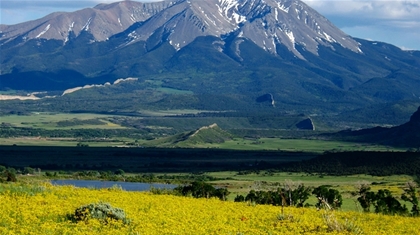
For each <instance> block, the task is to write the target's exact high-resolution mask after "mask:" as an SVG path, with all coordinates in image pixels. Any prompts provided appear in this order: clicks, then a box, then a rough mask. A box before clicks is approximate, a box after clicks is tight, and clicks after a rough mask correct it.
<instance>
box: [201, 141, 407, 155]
mask: <svg viewBox="0 0 420 235" xmlns="http://www.w3.org/2000/svg"><path fill="white" fill-rule="evenodd" d="M195 147H201V148H221V149H241V150H282V151H303V152H325V151H406V149H403V148H395V147H389V146H381V145H373V144H362V143H352V142H343V141H330V140H328V141H326V140H316V139H282V138H260V139H245V138H235V139H233V140H230V141H225V142H224V143H220V144H197V145H195Z"/></svg>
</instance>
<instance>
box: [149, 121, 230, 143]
mask: <svg viewBox="0 0 420 235" xmlns="http://www.w3.org/2000/svg"><path fill="white" fill-rule="evenodd" d="M230 139H232V134H230V133H229V132H227V131H224V130H222V129H221V128H220V127H219V126H218V125H217V124H216V123H214V124H212V125H209V126H203V127H200V128H198V129H197V130H195V131H190V132H186V133H181V134H177V135H174V136H170V137H167V138H162V139H158V140H153V141H150V142H148V144H147V145H151V146H158V147H188V146H190V147H191V146H193V145H197V144H206V143H210V144H211V143H223V142H225V141H226V140H230Z"/></svg>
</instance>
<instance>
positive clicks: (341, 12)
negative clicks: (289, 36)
mask: <svg viewBox="0 0 420 235" xmlns="http://www.w3.org/2000/svg"><path fill="white" fill-rule="evenodd" d="M304 2H305V3H306V4H307V5H309V6H310V7H312V8H314V9H315V10H316V11H318V12H319V13H320V14H322V15H324V16H325V17H326V18H328V19H329V20H330V21H331V22H332V23H333V24H335V25H336V26H337V27H339V28H340V29H341V30H343V31H344V32H345V33H347V34H349V35H351V36H353V37H359V38H363V39H372V40H377V41H383V42H388V43H392V44H394V45H397V46H399V47H401V48H411V49H417V50H419V49H420V44H419V43H418V42H419V41H420V0H406V1H405V0H394V1H383V0H329V1H325V0H304Z"/></svg>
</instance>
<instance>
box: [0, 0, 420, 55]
mask: <svg viewBox="0 0 420 235" xmlns="http://www.w3.org/2000/svg"><path fill="white" fill-rule="evenodd" d="M115 1H117V0H76V1H71V0H53V1H52V0H1V1H0V10H1V11H0V14H1V15H0V18H1V21H0V23H1V24H9V25H10V24H17V23H21V22H25V21H29V20H33V19H38V18H41V17H43V16H45V15H47V14H49V13H52V12H56V11H67V12H71V11H76V10H79V9H82V8H86V7H94V6H95V5H97V4H99V3H110V2H115ZM149 1H150V0H149ZM152 1H153V0H152ZM203 1H205V0H203ZM304 2H305V3H306V4H308V5H309V6H311V7H313V8H314V9H315V10H317V11H318V12H319V13H321V14H322V15H324V16H325V17H327V18H328V19H329V20H330V21H331V22H332V23H334V24H335V25H336V26H338V27H339V28H340V29H341V30H343V31H344V32H345V33H347V34H349V35H351V36H353V37H358V38H363V39H369V40H376V41H383V42H387V43H391V44H394V45H396V46H399V47H401V48H403V49H416V50H420V0H394V1H384V0H326V1H325V0H304Z"/></svg>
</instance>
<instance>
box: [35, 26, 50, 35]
mask: <svg viewBox="0 0 420 235" xmlns="http://www.w3.org/2000/svg"><path fill="white" fill-rule="evenodd" d="M50 28H51V24H48V25H47V27H45V29H44V30H43V31H42V32H40V33H39V34H38V35H37V36H36V37H35V38H39V37H41V36H42V35H43V34H44V33H46V32H47V31H48V30H49V29H50Z"/></svg>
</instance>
